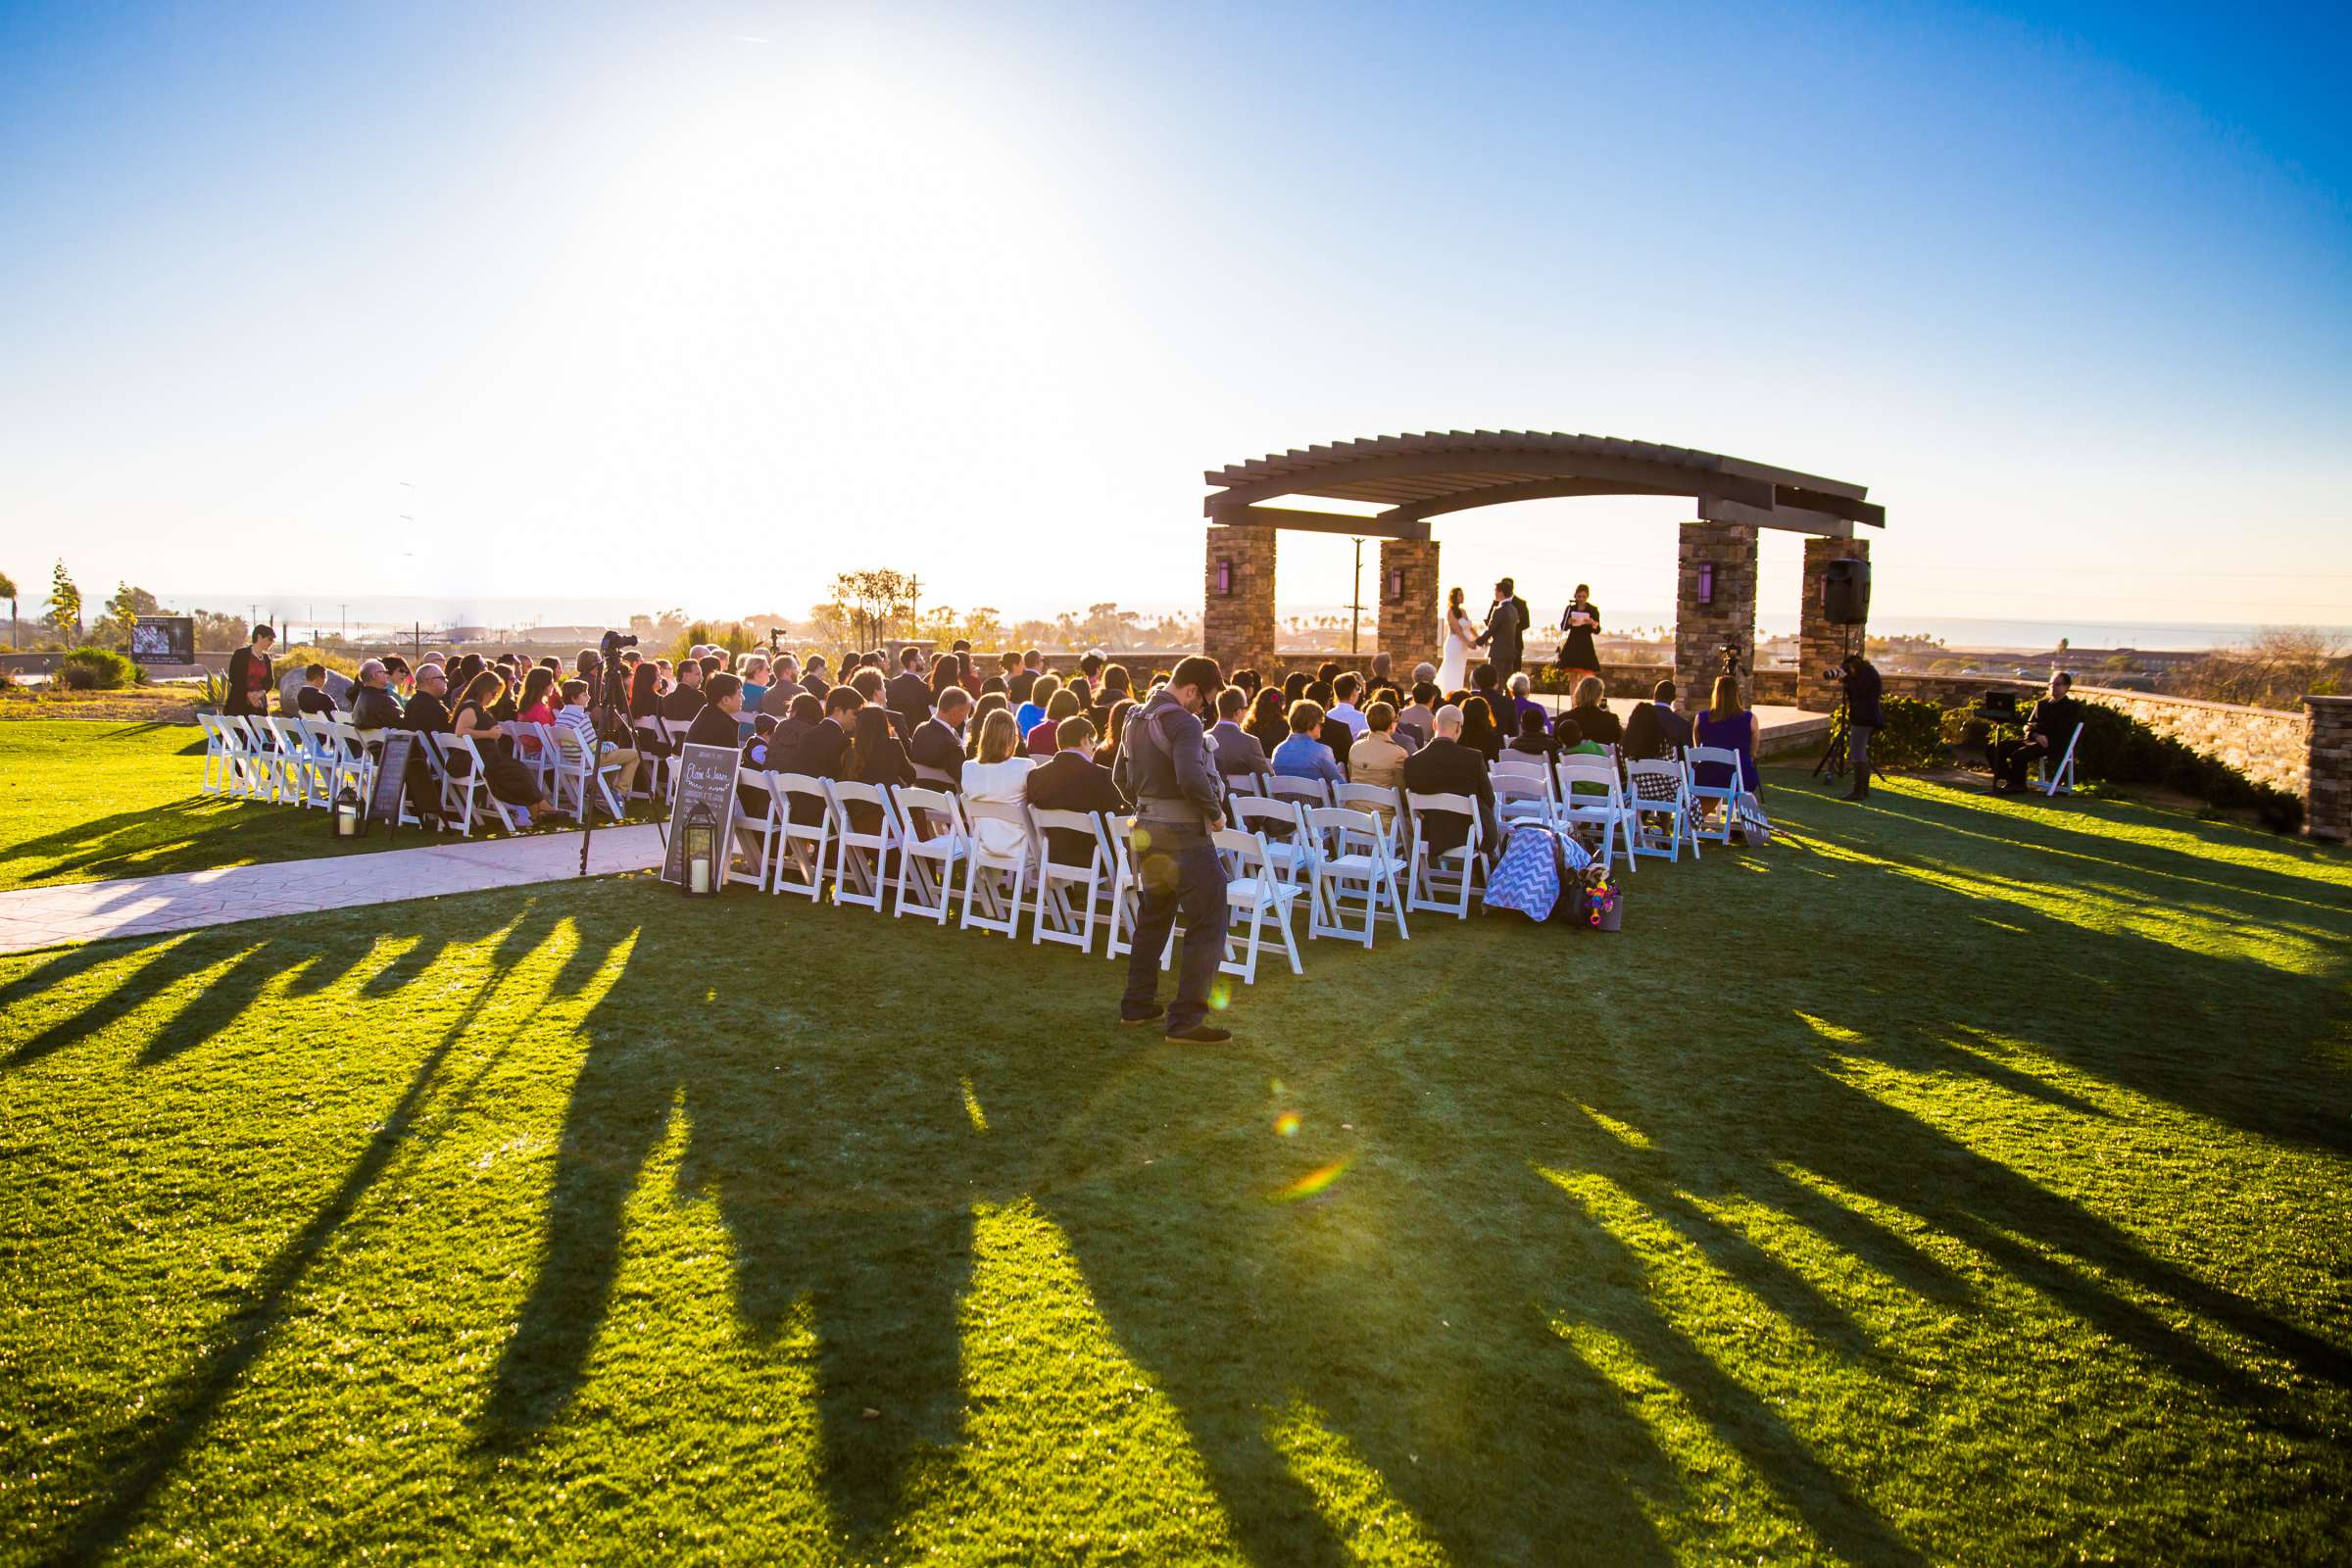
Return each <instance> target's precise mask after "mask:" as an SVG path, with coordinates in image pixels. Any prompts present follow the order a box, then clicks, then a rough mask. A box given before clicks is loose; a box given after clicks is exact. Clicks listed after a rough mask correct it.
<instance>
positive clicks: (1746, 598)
mask: <svg viewBox="0 0 2352 1568" xmlns="http://www.w3.org/2000/svg"><path fill="white" fill-rule="evenodd" d="M1727 642H1728V643H1731V644H1732V645H1734V646H1735V647H1736V648H1737V649H1738V650H1739V653H1740V671H1741V679H1740V701H1741V702H1742V703H1750V702H1753V701H1754V682H1753V679H1752V677H1753V675H1754V673H1755V667H1756V530H1755V529H1754V528H1753V527H1751V526H1749V525H1748V524H1746V523H1744V522H1686V523H1684V524H1683V540H1682V564H1681V565H1680V566H1679V568H1678V569H1677V570H1676V572H1675V610H1674V686H1675V691H1676V693H1677V694H1678V695H1679V696H1680V697H1681V698H1682V708H1683V711H1684V712H1686V713H1695V712H1697V711H1699V710H1700V709H1702V708H1704V707H1706V706H1707V698H1708V695H1709V694H1710V693H1712V692H1713V691H1714V689H1715V677H1716V676H1718V675H1720V674H1722V673H1723V645H1724V644H1725V643H1727ZM1621 695H1622V694H1621Z"/></svg>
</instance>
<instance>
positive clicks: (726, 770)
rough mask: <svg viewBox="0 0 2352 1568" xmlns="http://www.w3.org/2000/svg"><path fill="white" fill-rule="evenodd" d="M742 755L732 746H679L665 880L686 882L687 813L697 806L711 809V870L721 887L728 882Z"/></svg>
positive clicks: (671, 804)
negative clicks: (738, 773) (739, 767)
mask: <svg viewBox="0 0 2352 1568" xmlns="http://www.w3.org/2000/svg"><path fill="white" fill-rule="evenodd" d="M741 760H742V759H741V758H740V757H739V756H738V755H737V753H736V751H735V748H733V747H732V746H681V747H679V748H678V798H677V799H676V800H675V801H672V802H671V803H670V807H669V854H668V856H667V857H666V858H664V859H663V860H662V881H664V882H675V883H676V884H677V885H678V886H680V887H684V886H685V885H686V835H685V834H684V833H683V832H682V831H680V830H681V829H683V828H684V827H685V825H686V817H687V813H689V812H690V811H692V810H693V809H695V808H696V807H697V806H700V807H701V808H702V809H704V810H706V811H708V812H710V813H711V823H712V824H713V831H712V834H711V862H712V863H711V876H712V877H713V878H715V879H716V882H717V885H718V886H719V887H722V888H723V887H725V886H726V885H727V862H728V861H730V860H732V859H733V858H735V855H734V846H735V769H736V768H737V766H738V765H740V763H741Z"/></svg>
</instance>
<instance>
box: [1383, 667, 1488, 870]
mask: <svg viewBox="0 0 2352 1568" xmlns="http://www.w3.org/2000/svg"><path fill="white" fill-rule="evenodd" d="M1432 723H1433V724H1434V725H1435V726H1436V729H1437V734H1436V735H1434V736H1433V737H1431V739H1430V743H1429V744H1428V745H1427V746H1424V747H1422V748H1421V749H1420V750H1419V751H1417V752H1415V753H1414V754H1413V755H1412V756H1410V757H1408V758H1406V759H1405V760H1404V787H1405V789H1406V791H1407V792H1409V793H1411V794H1414V795H1467V796H1469V797H1471V798H1472V799H1473V800H1475V801H1477V802H1478V817H1479V846H1480V848H1482V849H1485V850H1487V851H1489V852H1492V851H1493V850H1494V848H1495V786H1494V784H1493V783H1492V782H1490V781H1489V779H1488V777H1487V760H1486V757H1485V756H1484V754H1482V753H1480V752H1478V751H1476V750H1474V749H1473V748H1471V747H1468V746H1464V745H1463V744H1462V711H1461V710H1460V709H1458V708H1456V707H1454V706H1453V705H1452V704H1451V703H1447V704H1446V706H1445V707H1444V708H1441V709H1439V710H1438V711H1437V714H1436V716H1435V717H1434V718H1433V720H1432ZM1469 837H1470V824H1469V822H1468V821H1466V820H1465V819H1464V818H1462V817H1461V816H1459V815H1456V814H1455V813H1454V812H1451V811H1432V812H1430V813H1428V815H1426V816H1425V817H1424V818H1423V819H1422V842H1423V843H1425V844H1427V845H1428V846H1429V849H1430V853H1431V854H1433V855H1436V854H1442V853H1444V852H1446V851H1447V850H1454V849H1459V848H1460V847H1461V846H1462V844H1463V843H1464V841H1466V840H1467V839H1468V838H1469Z"/></svg>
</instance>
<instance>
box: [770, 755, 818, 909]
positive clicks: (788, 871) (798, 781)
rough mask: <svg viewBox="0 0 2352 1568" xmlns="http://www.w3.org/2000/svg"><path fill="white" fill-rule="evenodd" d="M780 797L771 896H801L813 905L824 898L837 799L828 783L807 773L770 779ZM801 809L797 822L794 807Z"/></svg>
mask: <svg viewBox="0 0 2352 1568" xmlns="http://www.w3.org/2000/svg"><path fill="white" fill-rule="evenodd" d="M768 788H769V790H770V791H772V792H773V793H774V795H775V797H776V806H777V822H776V831H777V834H778V838H777V840H776V844H775V856H776V858H775V871H774V874H773V875H772V876H771V877H770V879H769V881H768V885H767V890H768V891H769V892H770V893H799V894H803V895H806V896H807V897H808V899H809V902H810V903H814V902H815V901H816V900H818V899H820V898H822V897H823V896H824V891H825V861H826V859H827V858H828V855H829V852H830V850H831V846H832V842H833V797H831V796H830V795H827V794H826V793H825V781H824V780H823V779H820V778H813V777H811V776H810V775H809V774H807V773H775V774H771V775H769V778H768ZM796 803H797V804H798V805H799V806H800V808H801V809H800V811H799V812H798V813H797V814H798V816H799V818H800V819H799V820H795V815H796V813H795V812H794V809H793V808H794V806H795V804H796Z"/></svg>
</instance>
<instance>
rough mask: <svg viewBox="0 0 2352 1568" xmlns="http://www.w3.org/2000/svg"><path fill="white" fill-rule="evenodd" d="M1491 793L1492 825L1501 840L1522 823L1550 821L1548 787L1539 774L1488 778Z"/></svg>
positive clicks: (1495, 773) (1496, 774) (1501, 774)
mask: <svg viewBox="0 0 2352 1568" xmlns="http://www.w3.org/2000/svg"><path fill="white" fill-rule="evenodd" d="M1487 780H1488V782H1489V783H1490V784H1491V785H1492V786H1493V787H1494V790H1495V828H1496V831H1498V832H1499V833H1501V834H1502V836H1503V837H1504V838H1506V839H1507V838H1509V837H1510V834H1511V829H1512V828H1515V827H1517V826H1518V825H1519V824H1520V823H1522V822H1548V821H1550V820H1551V786H1550V784H1549V783H1547V782H1546V781H1545V779H1544V774H1542V773H1533V774H1530V773H1523V772H1504V771H1502V770H1501V769H1499V768H1497V769H1495V770H1494V771H1493V772H1490V773H1489V774H1488V775H1487Z"/></svg>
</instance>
